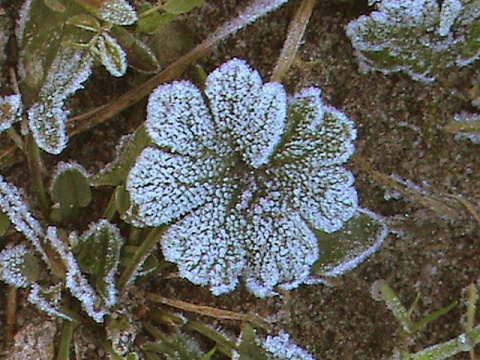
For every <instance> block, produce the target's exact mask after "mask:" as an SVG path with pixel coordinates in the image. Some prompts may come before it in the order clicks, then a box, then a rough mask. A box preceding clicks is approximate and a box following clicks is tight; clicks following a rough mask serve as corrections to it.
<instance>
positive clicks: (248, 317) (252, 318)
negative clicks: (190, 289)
mask: <svg viewBox="0 0 480 360" xmlns="http://www.w3.org/2000/svg"><path fill="white" fill-rule="evenodd" d="M147 298H148V300H150V301H153V302H156V303H161V304H164V305H168V306H171V307H174V308H176V309H180V310H184V311H190V312H194V313H197V314H200V315H204V316H210V317H213V318H215V319H224V320H225V319H227V320H238V321H246V322H249V323H251V324H253V325H255V326H256V327H261V328H264V329H269V328H270V327H271V326H270V323H269V322H268V321H267V320H265V319H263V318H261V317H260V316H257V315H253V314H242V313H237V312H233V311H228V310H222V309H218V308H215V307H211V306H205V305H195V304H191V303H188V302H186V301H182V300H176V299H168V298H166V297H163V296H160V295H157V294H150V295H148V297H147Z"/></svg>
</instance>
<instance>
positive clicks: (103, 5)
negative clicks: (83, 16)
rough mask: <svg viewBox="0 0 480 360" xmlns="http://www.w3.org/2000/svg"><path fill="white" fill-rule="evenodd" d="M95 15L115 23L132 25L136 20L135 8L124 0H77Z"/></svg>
mask: <svg viewBox="0 0 480 360" xmlns="http://www.w3.org/2000/svg"><path fill="white" fill-rule="evenodd" d="M77 2H78V3H79V4H80V5H82V6H83V7H85V9H87V10H88V11H90V12H91V13H92V14H93V15H95V16H96V17H98V18H100V19H102V20H104V21H107V22H109V23H112V24H115V25H132V24H133V23H135V22H136V21H137V13H136V12H135V9H134V8H133V7H132V5H130V4H129V3H128V1H126V0H77Z"/></svg>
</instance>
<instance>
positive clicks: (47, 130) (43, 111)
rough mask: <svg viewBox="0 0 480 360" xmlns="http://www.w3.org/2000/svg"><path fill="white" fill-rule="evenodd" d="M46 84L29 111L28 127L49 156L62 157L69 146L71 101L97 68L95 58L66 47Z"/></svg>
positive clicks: (49, 74)
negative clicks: (68, 120) (92, 69)
mask: <svg viewBox="0 0 480 360" xmlns="http://www.w3.org/2000/svg"><path fill="white" fill-rule="evenodd" d="M58 51H59V52H58V53H57V54H56V56H55V59H54V60H53V62H52V65H51V68H50V69H49V72H48V73H47V75H46V78H45V82H44V84H43V86H42V88H41V89H40V94H39V96H40V101H39V102H37V103H35V104H33V105H32V106H31V107H30V109H29V110H28V112H27V115H28V126H29V128H30V130H31V131H32V134H33V137H34V139H35V142H36V143H37V145H38V146H39V147H40V148H41V149H43V150H45V151H46V152H48V153H51V154H55V155H58V154H59V153H61V152H62V151H63V150H64V149H65V147H66V146H67V141H68V138H67V132H66V121H67V118H68V111H66V110H64V109H63V108H64V104H65V101H66V100H67V98H68V97H69V96H70V95H72V94H74V93H75V92H76V91H77V90H78V89H80V88H82V83H83V82H84V81H85V80H87V79H88V77H89V76H90V74H91V68H92V65H93V58H92V56H91V55H90V54H89V53H88V52H86V51H85V50H83V49H76V48H74V47H71V46H69V45H65V44H64V46H63V47H61V49H59V50H58Z"/></svg>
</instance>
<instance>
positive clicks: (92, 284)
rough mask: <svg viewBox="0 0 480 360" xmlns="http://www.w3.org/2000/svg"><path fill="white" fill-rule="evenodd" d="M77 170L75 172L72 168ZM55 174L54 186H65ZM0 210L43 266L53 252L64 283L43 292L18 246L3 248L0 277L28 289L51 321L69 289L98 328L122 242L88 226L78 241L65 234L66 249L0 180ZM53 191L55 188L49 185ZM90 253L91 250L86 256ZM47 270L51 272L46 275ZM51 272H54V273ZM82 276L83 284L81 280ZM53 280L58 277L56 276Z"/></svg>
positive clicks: (104, 224) (108, 230) (111, 293)
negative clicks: (47, 248) (23, 237)
mask: <svg viewBox="0 0 480 360" xmlns="http://www.w3.org/2000/svg"><path fill="white" fill-rule="evenodd" d="M73 168H75V169H77V168H78V166H73ZM62 174H63V172H61V171H60V172H59V177H58V178H57V179H59V181H60V182H62V181H63V182H67V181H68V179H67V180H66V179H65V178H62V177H61V176H60V175H62ZM0 185H1V186H0V209H1V210H2V212H4V213H5V214H7V216H8V217H9V218H10V221H11V223H12V224H14V225H15V226H16V228H17V230H18V232H20V233H23V234H24V235H25V237H26V238H27V239H28V240H30V241H31V242H32V244H33V245H34V246H35V248H36V249H37V250H38V251H39V252H40V253H41V254H42V255H43V258H44V260H45V261H46V262H47V264H49V265H51V261H50V260H49V258H48V256H47V255H46V251H45V246H50V249H52V250H53V251H55V253H56V254H57V255H58V258H59V259H60V261H61V262H62V266H63V267H64V268H65V269H66V273H65V274H64V279H63V280H59V282H57V283H55V284H53V285H51V286H49V287H45V286H44V285H40V284H38V283H37V282H36V281H37V279H38V276H39V274H38V273H36V272H35V269H37V268H38V266H36V264H35V262H34V258H32V256H31V254H30V252H28V251H26V250H25V249H26V248H25V246H24V245H18V246H15V247H11V248H6V249H4V250H3V251H2V252H1V253H0V257H1V259H3V261H2V267H1V269H0V270H1V271H0V277H1V278H2V279H3V280H4V281H6V282H7V283H9V284H12V285H15V286H18V287H30V288H31V292H30V296H29V299H30V301H31V302H32V303H34V304H36V305H37V306H39V307H40V308H41V309H42V310H44V311H47V312H49V313H51V314H53V315H57V316H62V317H64V318H69V317H68V316H66V315H65V314H63V315H61V314H62V312H61V310H60V307H59V306H60V301H61V290H62V288H65V289H69V290H70V293H71V294H72V295H73V296H74V297H76V298H77V299H78V300H79V301H80V302H81V303H82V305H83V307H84V309H85V310H86V312H87V313H88V314H89V315H90V316H91V317H92V318H93V319H95V320H96V321H97V322H102V321H103V318H104V316H105V315H106V314H107V313H108V312H109V309H110V308H111V307H113V306H114V305H115V304H116V302H117V298H116V292H117V290H116V286H115V275H116V272H117V268H118V265H119V261H120V248H121V246H122V244H123V239H122V237H121V236H120V232H119V230H118V229H117V227H116V226H115V225H113V224H110V223H109V222H108V221H106V220H101V221H99V222H97V223H95V224H92V225H91V226H90V229H89V230H87V231H86V232H85V233H84V234H82V235H81V236H78V235H76V233H71V234H70V237H69V242H70V245H67V243H66V241H65V240H66V239H63V240H61V239H60V238H59V236H58V234H57V231H58V230H57V228H56V227H53V226H50V227H48V229H47V230H46V231H45V230H44V229H43V228H42V227H41V225H40V224H39V222H38V221H37V220H36V219H35V217H34V216H33V215H32V214H31V213H30V211H29V210H28V207H27V205H26V204H25V202H24V200H23V198H22V196H21V195H20V193H19V191H18V189H17V188H15V187H14V186H13V185H11V184H8V183H6V182H5V181H3V180H2V179H0ZM54 187H55V185H54ZM92 249H96V251H95V256H92ZM52 270H53V269H52ZM54 272H55V271H54ZM87 274H88V280H87V277H86V275H87ZM57 275H58V274H57Z"/></svg>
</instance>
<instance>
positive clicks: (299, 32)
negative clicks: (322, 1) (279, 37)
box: [270, 0, 316, 82]
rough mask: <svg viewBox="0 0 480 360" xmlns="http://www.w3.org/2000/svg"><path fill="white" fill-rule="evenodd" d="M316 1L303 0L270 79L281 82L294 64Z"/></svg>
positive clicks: (289, 28)
mask: <svg viewBox="0 0 480 360" xmlns="http://www.w3.org/2000/svg"><path fill="white" fill-rule="evenodd" d="M315 3H316V0H303V1H302V3H301V4H300V6H299V7H298V9H297V11H296V12H295V14H294V16H293V19H292V21H291V22H290V25H289V26H288V33H287V38H286V39H285V42H284V44H283V48H282V52H281V53H280V56H279V57H278V60H277V64H276V65H275V69H274V70H273V73H272V77H271V78H270V81H272V82H281V80H282V77H283V76H284V75H285V74H286V72H287V71H288V69H289V68H290V66H292V64H293V61H294V60H295V57H296V54H297V51H298V49H299V48H300V43H301V42H302V39H303V35H304V34H305V29H306V28H307V25H308V22H309V21H310V16H311V15H312V11H313V7H314V6H315Z"/></svg>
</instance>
